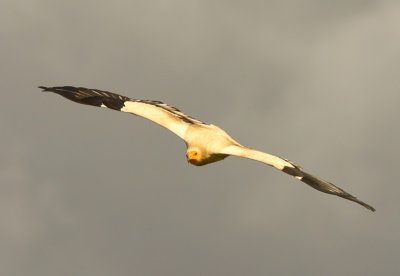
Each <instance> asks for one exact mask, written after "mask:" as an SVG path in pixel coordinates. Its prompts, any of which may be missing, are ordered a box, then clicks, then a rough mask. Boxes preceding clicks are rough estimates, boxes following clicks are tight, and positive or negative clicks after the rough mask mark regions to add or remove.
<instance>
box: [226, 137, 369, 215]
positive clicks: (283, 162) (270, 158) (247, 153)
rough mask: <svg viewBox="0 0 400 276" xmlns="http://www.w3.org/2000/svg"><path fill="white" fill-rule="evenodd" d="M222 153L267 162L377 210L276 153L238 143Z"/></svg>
mask: <svg viewBox="0 0 400 276" xmlns="http://www.w3.org/2000/svg"><path fill="white" fill-rule="evenodd" d="M220 153H223V154H228V155H234V156H239V157H244V158H248V159H252V160H256V161H259V162H262V163H265V164H267V165H270V166H272V167H274V168H276V169H278V170H280V171H282V172H285V173H287V174H290V175H291V176H294V177H295V178H297V179H299V180H300V181H302V182H304V183H306V184H308V185H309V186H311V187H313V188H314V189H317V190H318V191H321V192H324V193H327V194H332V195H336V196H340V197H342V198H345V199H348V200H351V201H354V202H357V203H358V204H360V205H362V206H364V207H365V208H367V209H369V210H371V211H375V208H374V207H372V206H370V205H368V204H367V203H365V202H362V201H361V200H359V199H358V198H356V197H355V196H352V195H351V194H349V193H347V192H346V191H344V190H343V189H341V188H339V187H337V186H335V185H333V184H332V183H330V182H328V181H325V180H322V179H320V178H317V177H315V176H313V175H311V174H309V173H306V172H304V171H303V169H302V168H301V167H300V166H299V165H297V164H295V163H293V162H292V161H289V160H288V159H285V158H281V157H278V156H275V155H271V154H268V153H265V152H261V151H258V150H254V149H250V148H246V147H243V146H238V145H230V146H228V147H226V148H224V149H222V150H221V151H220Z"/></svg>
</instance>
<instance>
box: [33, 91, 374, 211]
mask: <svg viewBox="0 0 400 276" xmlns="http://www.w3.org/2000/svg"><path fill="white" fill-rule="evenodd" d="M40 88H42V89H43V91H50V92H54V93H57V94H60V95H62V96H64V97H66V98H68V99H70V100H72V101H74V102H77V103H81V104H86V105H93V106H98V107H107V108H110V109H114V110H118V111H122V112H127V113H131V114H134V115H138V116H141V117H144V118H146V119H149V120H151V121H153V122H155V123H157V124H159V125H161V126H163V127H165V128H167V129H168V130H170V131H172V132H173V133H175V134H176V135H177V136H179V137H180V138H182V139H183V140H184V141H185V144H186V148H187V149H186V158H187V161H188V162H189V163H191V164H193V165H196V166H202V165H206V164H210V163H213V162H217V161H221V160H223V159H225V158H226V157H228V156H238V157H243V158H248V159H253V160H256V161H259V162H262V163H265V164H267V165H270V166H272V167H274V168H276V169H278V170H280V171H283V172H285V173H287V174H289V175H292V176H294V177H295V178H297V179H299V180H301V181H302V182H304V183H306V184H308V185H310V186H311V187H313V188H315V189H317V190H319V191H321V192H324V193H328V194H333V195H337V196H340V197H342V198H345V199H348V200H351V201H354V202H357V203H358V204H360V205H362V206H364V207H365V208H367V209H369V210H371V211H375V209H374V208H373V207H372V206H370V205H368V204H366V203H364V202H362V201H360V200H358V199H357V198H356V197H354V196H352V195H350V194H349V193H347V192H345V191H344V190H342V189H341V188H339V187H337V186H335V185H333V184H332V183H330V182H328V181H325V180H322V179H319V178H317V177H315V176H313V175H311V174H309V173H306V172H304V171H303V169H302V168H301V167H300V166H298V165H297V164H295V163H293V162H291V161H289V160H288V159H285V158H282V157H278V156H275V155H271V154H268V153H265V152H261V151H258V150H254V149H251V148H247V147H244V146H242V145H240V144H239V143H238V142H236V141H235V140H234V139H233V138H232V137H231V136H229V135H228V134H227V133H226V132H225V131H224V130H223V129H221V128H219V127H217V126H215V125H212V124H206V123H204V122H202V121H199V120H197V119H194V118H192V117H190V116H187V115H185V114H184V113H182V112H181V111H180V110H179V109H177V108H175V107H172V106H169V105H166V104H164V103H162V102H159V101H150V100H136V99H131V98H128V97H125V96H121V95H118V94H114V93H111V92H107V91H102V90H97V89H87V88H83V87H72V86H60V87H43V86H41V87H40Z"/></svg>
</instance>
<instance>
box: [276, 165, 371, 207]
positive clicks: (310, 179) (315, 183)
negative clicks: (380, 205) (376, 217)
mask: <svg viewBox="0 0 400 276" xmlns="http://www.w3.org/2000/svg"><path fill="white" fill-rule="evenodd" d="M282 171H283V172H285V173H287V174H290V175H292V176H294V177H298V178H299V179H300V180H301V181H302V182H303V183H306V184H307V185H309V186H310V187H313V188H314V189H316V190H318V191H321V192H323V193H327V194H332V195H336V196H339V197H341V198H344V199H347V200H351V201H354V202H356V203H358V204H360V205H362V206H364V207H365V208H367V209H368V210H371V211H372V212H375V208H374V207H372V206H371V205H368V204H367V203H365V202H363V201H361V200H359V199H358V198H356V197H355V196H352V195H351V194H349V193H347V192H346V191H344V190H343V189H341V188H339V187H337V186H336V185H334V184H332V183H330V182H327V181H325V180H322V179H319V178H317V177H315V176H313V175H311V174H309V173H306V172H303V171H302V170H301V169H300V167H298V166H294V167H284V168H283V169H282Z"/></svg>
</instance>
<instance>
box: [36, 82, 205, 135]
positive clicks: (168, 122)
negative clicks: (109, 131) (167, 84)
mask: <svg viewBox="0 0 400 276" xmlns="http://www.w3.org/2000/svg"><path fill="white" fill-rule="evenodd" d="M39 88H41V89H43V91H46V92H47V91H48V92H54V93H57V94H59V95H61V96H63V97H65V98H67V99H69V100H71V101H74V102H77V103H80V104H86V105H93V106H99V107H108V108H110V109H114V110H118V111H123V112H127V113H132V114H134V115H138V116H141V117H144V118H146V119H149V120H151V121H153V122H155V123H157V124H159V125H161V126H163V127H165V128H167V129H168V130H170V131H172V132H173V133H175V134H176V135H178V136H179V137H180V138H182V139H184V137H185V133H186V130H187V128H188V126H189V125H193V124H195V125H206V124H205V123H203V122H201V121H199V120H196V119H194V118H192V117H190V116H187V115H185V114H183V113H182V112H181V111H180V110H179V109H177V108H175V107H172V106H169V105H167V104H165V103H162V102H160V101H151V100H136V99H131V98H128V97H125V96H121V95H118V94H114V93H111V92H107V91H102V90H97V89H88V88H83V87H73V86H58V87H44V86H39Z"/></svg>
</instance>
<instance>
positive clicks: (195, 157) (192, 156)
mask: <svg viewBox="0 0 400 276" xmlns="http://www.w3.org/2000/svg"><path fill="white" fill-rule="evenodd" d="M186 158H187V160H188V161H189V162H196V161H200V154H199V153H198V152H197V151H195V150H190V151H188V152H186Z"/></svg>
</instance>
